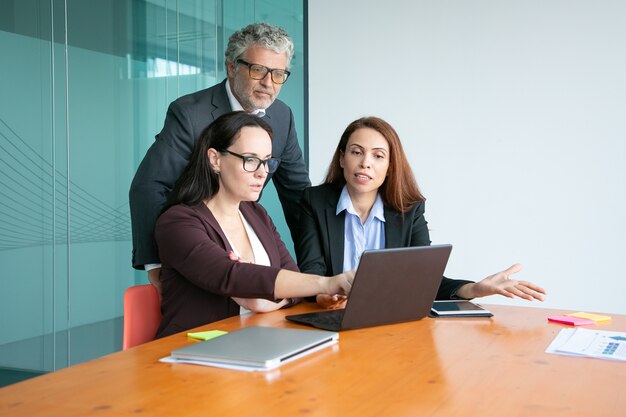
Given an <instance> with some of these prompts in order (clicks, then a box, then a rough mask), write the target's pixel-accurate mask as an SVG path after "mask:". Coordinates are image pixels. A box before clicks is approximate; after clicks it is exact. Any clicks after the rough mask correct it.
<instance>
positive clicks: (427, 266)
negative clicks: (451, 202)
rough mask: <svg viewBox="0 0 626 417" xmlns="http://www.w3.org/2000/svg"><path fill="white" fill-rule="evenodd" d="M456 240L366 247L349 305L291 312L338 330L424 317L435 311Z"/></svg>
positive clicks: (295, 319)
mask: <svg viewBox="0 0 626 417" xmlns="http://www.w3.org/2000/svg"><path fill="white" fill-rule="evenodd" d="M451 251H452V245H434V246H418V247H410V248H390V249H378V250H370V251H365V252H363V255H362V256H361V260H360V261H359V266H358V268H357V271H356V275H355V277H354V282H353V283H352V290H351V291H350V296H349V297H348V301H347V303H346V308H345V309H340V310H326V311H321V312H315V313H306V314H295V315H290V316H286V317H285V318H286V319H287V320H290V321H292V322H295V323H300V324H306V325H309V326H314V327H317V328H319V329H324V330H331V331H339V330H348V329H358V328H361V327H371V326H379V325H382V324H390V323H399V322H403V321H413V320H419V319H421V318H423V317H425V316H427V315H428V314H429V313H430V308H431V307H432V305H433V301H434V300H435V296H436V295H437V290H438V289H439V285H440V284H441V279H442V278H443V272H444V270H445V269H446V264H447V263H448V258H449V257H450V252H451Z"/></svg>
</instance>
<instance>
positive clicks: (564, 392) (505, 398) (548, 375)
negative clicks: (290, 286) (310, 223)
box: [0, 305, 626, 417]
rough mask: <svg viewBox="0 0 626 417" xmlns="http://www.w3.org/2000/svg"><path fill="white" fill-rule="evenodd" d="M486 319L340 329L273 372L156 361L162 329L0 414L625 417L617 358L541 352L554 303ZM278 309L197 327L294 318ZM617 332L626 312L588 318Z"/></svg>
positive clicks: (49, 381) (39, 385) (33, 385)
mask: <svg viewBox="0 0 626 417" xmlns="http://www.w3.org/2000/svg"><path fill="white" fill-rule="evenodd" d="M488 308H489V309H491V310H492V311H493V312H494V314H495V316H494V317H493V318H492V319H484V318H483V319H469V318H467V319H449V318H448V319H423V320H420V321H417V322H411V323H402V324H395V325H388V326H380V327H374V328H369V329H361V330H352V331H346V332H341V335H340V339H339V344H338V345H335V346H333V347H329V348H326V349H324V350H322V351H319V352H316V353H314V354H312V355H310V356H307V357H304V358H301V359H298V360H297V361H294V362H292V363H289V364H286V365H284V366H282V367H280V368H278V369H276V370H274V371H270V372H242V371H234V370H225V369H218V368H210V367H203V366H195V365H186V364H175V365H172V364H165V363H160V362H159V361H158V360H159V358H162V357H164V356H167V355H168V354H169V352H170V351H171V350H173V349H175V348H178V347H181V346H183V345H187V344H190V343H194V341H193V340H191V339H188V338H187V337H186V336H185V335H184V334H178V335H174V336H170V337H167V338H164V339H161V340H157V341H154V342H151V343H147V344H145V345H142V346H138V347H136V348H133V349H130V350H127V351H125V352H118V353H114V354H111V355H108V356H105V357H103V358H100V359H97V360H94V361H91V362H87V363H83V364H80V365H76V366H73V367H71V368H68V369H63V370H60V371H57V372H54V373H51V374H47V375H43V376H40V377H37V378H34V379H31V380H27V381H24V382H20V383H18V384H15V385H11V386H8V387H5V388H2V389H0V415H1V416H39V415H42V416H44V415H45V416H63V417H67V416H91V415H93V416H125V415H133V416H138V415H139V416H140V415H146V416H153V415H155V416H237V417H243V416H272V417H277V416H296V415H300V416H342V417H344V416H446V417H447V416H463V417H467V416H480V417H485V416H506V417H513V416H550V417H554V416H625V415H626V389H625V388H624V387H625V384H624V382H625V380H626V363H624V362H611V361H603V360H599V359H587V358H574V357H566V356H560V355H550V354H546V353H544V351H545V349H546V348H547V346H548V345H549V344H550V342H551V341H552V339H553V338H554V336H555V335H556V334H557V333H558V332H559V330H561V329H562V328H564V327H563V326H561V325H557V324H552V323H548V322H547V321H546V317H547V316H548V315H551V314H557V313H563V311H557V310H546V309H540V308H530V307H506V306H488ZM309 310H311V311H312V310H313V307H312V306H311V305H301V306H296V307H295V308H291V309H289V310H287V311H278V312H273V313H269V314H259V315H251V314H248V315H245V316H240V317H234V318H231V319H228V320H223V321H221V322H218V323H214V324H211V325H208V326H203V327H200V328H198V330H209V329H220V330H235V329H238V328H240V327H245V326H250V325H260V326H276V327H298V326H297V325H294V324H291V323H289V322H287V321H286V320H284V319H283V316H284V315H285V314H287V313H290V314H291V313H296V312H304V311H309ZM592 327H596V328H600V329H605V330H620V331H626V316H616V315H613V320H612V322H611V323H609V324H604V325H597V326H592Z"/></svg>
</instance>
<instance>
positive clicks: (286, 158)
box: [129, 80, 311, 269]
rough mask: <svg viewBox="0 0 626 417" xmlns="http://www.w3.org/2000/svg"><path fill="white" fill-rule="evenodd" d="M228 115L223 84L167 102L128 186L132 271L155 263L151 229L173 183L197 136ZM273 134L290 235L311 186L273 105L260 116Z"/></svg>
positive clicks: (287, 124) (281, 108)
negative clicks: (304, 192) (161, 122)
mask: <svg viewBox="0 0 626 417" xmlns="http://www.w3.org/2000/svg"><path fill="white" fill-rule="evenodd" d="M230 111H231V107H230V102H229V101H228V95H227V94H226V80H224V81H223V82H221V83H220V84H218V85H216V86H213V87H211V88H208V89H206V90H201V91H198V92H195V93H193V94H189V95H186V96H183V97H180V98H179V99H177V100H176V101H174V102H172V103H171V104H170V106H169V108H168V110H167V115H166V116H165V124H164V125H163V130H161V133H159V134H158V135H157V136H156V140H155V142H154V143H153V144H152V146H151V147H150V149H148V152H147V153H146V156H145V157H144V158H143V161H141V164H140V165H139V168H138V169H137V173H136V174H135V177H134V178H133V182H132V184H131V186H130V193H129V201H130V215H131V223H132V230H133V260H132V262H133V266H134V267H135V268H137V269H143V266H144V265H145V264H150V263H159V254H158V253H157V250H156V247H155V242H154V225H155V224H156V221H157V218H158V217H159V214H160V213H161V210H162V209H163V207H164V205H165V203H166V200H167V198H168V195H169V193H170V191H171V190H172V188H173V187H174V183H175V182H176V180H177V179H178V177H179V176H180V174H181V173H182V171H183V169H184V168H185V166H187V163H188V161H189V157H190V156H191V151H192V150H193V146H194V144H195V142H196V140H197V139H198V138H199V136H200V134H201V133H202V131H203V130H204V129H205V128H206V127H207V126H208V125H209V124H211V122H213V121H214V120H215V119H216V118H218V117H219V116H221V115H223V114H225V113H228V112H230ZM264 119H265V121H267V122H268V123H269V124H270V126H271V127H272V130H273V132H274V135H273V139H272V155H273V156H274V157H276V158H279V159H280V160H281V162H280V165H279V167H278V170H277V171H276V172H275V173H274V174H273V175H268V176H267V180H266V183H267V181H269V180H270V178H273V180H274V186H275V187H276V191H277V193H278V197H279V199H280V202H281V205H282V207H283V212H284V214H285V219H286V220H287V225H288V226H289V230H291V231H292V235H293V230H295V226H296V223H297V221H298V220H297V217H298V213H299V210H298V202H299V201H300V197H301V195H302V190H304V189H305V188H306V187H308V186H310V185H311V183H310V181H309V174H308V171H307V168H306V164H305V162H304V159H303V158H302V151H301V150H300V145H299V144H298V139H297V137H296V131H295V127H294V121H293V114H292V112H291V109H290V108H289V107H288V106H287V105H286V104H285V103H283V102H282V101H280V100H275V101H274V103H273V104H272V105H271V106H270V107H268V108H267V109H266V113H265V116H264Z"/></svg>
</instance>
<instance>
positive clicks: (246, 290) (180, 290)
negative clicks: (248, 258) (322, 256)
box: [155, 202, 298, 337]
mask: <svg viewBox="0 0 626 417" xmlns="http://www.w3.org/2000/svg"><path fill="white" fill-rule="evenodd" d="M240 210H241V212H242V213H243V215H244V217H245V218H246V220H247V221H248V222H249V223H250V226H252V228H253V229H254V231H255V232H256V234H257V235H258V237H259V240H260V241H261V243H262V244H263V247H264V248H265V250H266V251H267V255H268V256H269V259H270V264H271V266H262V265H255V264H249V263H241V262H237V261H231V260H230V259H229V258H228V252H229V251H231V250H232V247H231V246H230V244H229V243H228V239H226V236H225V235H224V232H223V231H222V229H221V227H220V226H219V224H218V223H217V220H216V219H215V217H213V214H212V213H211V211H210V210H209V209H208V208H207V207H206V205H204V204H203V203H200V204H198V205H196V206H192V207H190V206H186V205H182V204H179V205H176V206H173V207H172V208H170V209H168V210H167V211H166V212H165V213H163V215H162V216H161V217H159V220H158V221H157V224H156V230H155V236H156V241H157V244H158V248H159V253H160V255H161V262H162V269H161V283H162V286H163V287H162V290H163V291H162V296H163V298H162V301H161V309H162V312H163V320H162V321H161V326H160V327H159V330H158V332H157V337H162V336H167V335H170V334H173V333H177V332H180V331H183V330H187V329H191V328H193V327H197V326H200V325H203V324H206V323H211V322H214V321H217V320H222V319H225V318H227V317H232V316H236V315H239V305H238V304H237V303H236V302H235V301H233V300H232V299H231V297H242V298H265V299H268V300H274V282H275V281H276V275H277V274H278V271H280V270H281V269H290V270H292V271H297V270H298V267H297V266H296V263H295V262H294V260H293V259H292V258H291V255H289V252H288V251H287V249H286V248H285V245H284V243H283V242H282V240H281V239H280V236H279V235H278V232H277V231H276V228H275V227H274V224H273V223H272V220H271V219H270V218H269V216H268V215H267V212H266V211H265V209H264V208H263V207H262V206H260V205H259V204H257V203H252V202H242V203H241V205H240Z"/></svg>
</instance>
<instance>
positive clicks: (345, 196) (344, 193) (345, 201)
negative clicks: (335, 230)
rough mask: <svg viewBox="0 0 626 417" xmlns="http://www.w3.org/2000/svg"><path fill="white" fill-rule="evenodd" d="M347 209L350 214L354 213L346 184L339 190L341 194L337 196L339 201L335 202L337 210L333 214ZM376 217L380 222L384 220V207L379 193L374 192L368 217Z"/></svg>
mask: <svg viewBox="0 0 626 417" xmlns="http://www.w3.org/2000/svg"><path fill="white" fill-rule="evenodd" d="M344 210H345V211H347V212H348V213H350V214H354V215H355V216H356V215H357V214H356V210H354V206H353V205H352V200H351V199H350V193H348V186H347V185H344V186H343V189H342V190H341V195H340V196H339V202H338V203H337V211H336V213H335V214H339V213H341V212H342V211H344ZM372 216H373V217H376V218H377V219H378V220H380V221H381V222H384V221H385V207H384V205H383V199H382V198H380V194H379V193H377V194H376V201H374V205H373V206H372V209H371V210H370V214H369V216H368V219H370V218H372Z"/></svg>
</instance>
